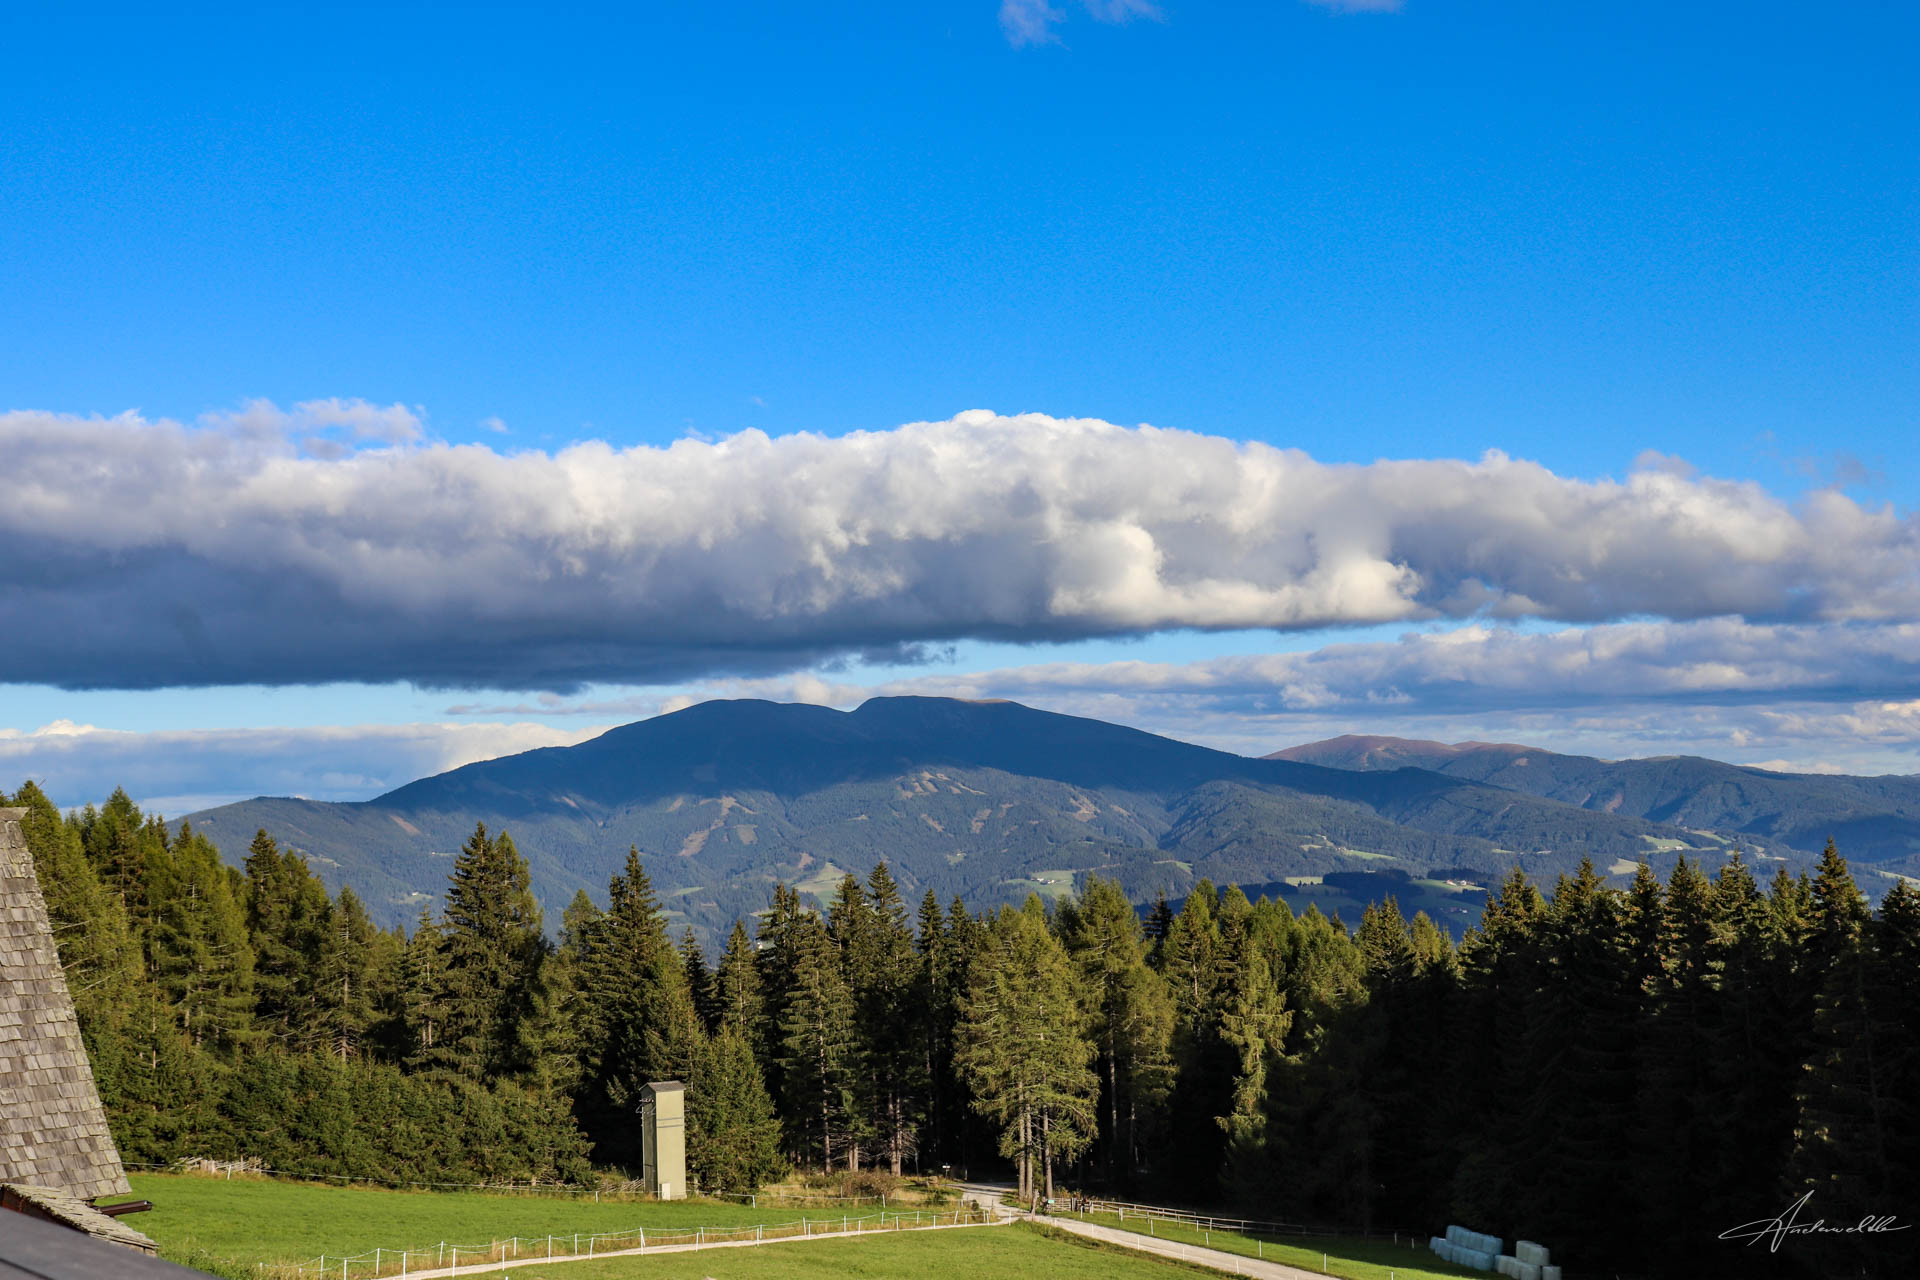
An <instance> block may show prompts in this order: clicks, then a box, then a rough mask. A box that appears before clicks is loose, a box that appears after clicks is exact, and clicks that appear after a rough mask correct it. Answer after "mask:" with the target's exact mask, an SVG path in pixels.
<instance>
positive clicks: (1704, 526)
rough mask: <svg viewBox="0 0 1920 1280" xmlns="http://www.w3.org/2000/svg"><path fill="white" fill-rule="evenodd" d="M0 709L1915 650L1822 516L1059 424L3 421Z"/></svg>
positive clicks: (1839, 526) (1918, 546)
mask: <svg viewBox="0 0 1920 1280" xmlns="http://www.w3.org/2000/svg"><path fill="white" fill-rule="evenodd" d="M0 465H4V468H5V474H6V476H7V489H6V500H5V501H4V502H0V634H4V635H5V636H6V637H7V644H6V646H5V648H4V651H0V653H3V656H0V680H6V681H23V682H38V683H49V684H56V685H61V686H64V687H70V688H81V687H121V688H151V687H162V686H169V685H195V684H227V683H261V684H287V683H308V682H316V681H326V680H370V681H381V680H393V679H406V680H413V681H417V682H420V683H423V684H430V685H440V686H448V687H458V686H467V687H482V686H487V687H496V688H521V689H548V690H568V689H572V688H575V687H577V686H579V685H580V684H582V683H586V682H593V681H610V682H621V683H638V684H656V683H667V682H673V681H682V680H688V679H700V678H709V677H715V676H724V675H729V674H733V675H754V674H763V675H764V674H773V673H778V672H781V671H791V670H795V669H799V668H801V667H804V666H807V665H811V664H814V663H818V662H820V661H822V660H825V659H829V658H832V657H835V656H839V655H844V654H850V653H868V654H893V655H901V654H907V653H911V652H912V650H913V648H914V646H917V645H921V644H926V643H930V642H933V643H938V642H944V641H950V640H954V639H959V638H963V637H981V638H990V639H999V640H1012V641H1051V640H1070V639H1075V638H1081V637H1088V636H1098V635H1116V634H1128V633H1145V632H1152V631H1157V630H1164V629H1170V628H1182V627H1194V628H1214V629H1232V628H1278V629H1310V628H1315V627H1324V626H1334V625H1353V624H1368V623H1380V622H1394V621H1408V622H1414V621H1419V620H1423V619H1475V618H1549V619H1560V620H1565V621H1570V622H1604V621H1608V620H1614V619H1622V618H1631V617H1636V616H1651V617H1656V618H1666V619H1700V618H1712V617H1733V616H1739V617H1743V618H1745V619H1748V620H1751V621H1759V622H1779V623H1804V622H1808V621H1815V620H1821V621H1842V622H1904V621H1909V620H1913V619H1916V618H1920V525H1917V524H1916V521H1915V519H1914V518H1913V517H1912V516H1902V515H1900V514H1897V513H1896V512H1894V511H1893V510H1891V509H1890V508H1883V509H1871V508H1868V507H1864V506H1862V505H1860V504H1858V503H1856V502H1854V501H1853V500H1851V499H1850V498H1848V497H1846V496H1845V495H1843V494H1840V493H1838V492H1835V491H1819V492H1815V493H1813V494H1810V495H1809V496H1807V497H1806V498H1805V499H1803V500H1801V501H1799V502H1798V503H1793V504H1789V503H1787V502H1785V501H1783V500H1781V499H1780V498H1778V497H1776V496H1775V495H1772V494H1770V493H1769V492H1767V491H1766V490H1764V489H1762V488H1760V487H1759V486H1756V485H1753V484H1748V483H1736V482H1728V481H1721V480H1714V479H1708V478H1700V477H1695V476H1692V475H1689V474H1687V473H1686V472H1685V471H1684V469H1682V468H1679V467H1677V466H1671V467H1670V466H1663V465H1653V466H1648V467H1644V468H1642V469H1639V470H1636V471H1635V472H1634V473H1633V474H1631V475H1630V476H1628V477H1627V478H1626V479H1625V480H1621V481H1613V480H1600V481H1583V480H1576V479H1568V478H1566V477H1562V476H1557V475H1555V474H1553V473H1551V472H1549V471H1547V470H1546V469H1544V468H1542V467H1540V466H1538V465H1536V464H1533V463H1529V462H1524V461H1519V460H1515V459H1511V458H1508V457H1505V456H1503V455H1500V454H1497V453H1494V454H1488V455H1487V456H1486V457H1484V458H1482V459H1480V460H1478V461H1475V462H1463V461H1451V460H1415V461H1382V462H1376V463H1373V464H1369V465H1364V466H1349V465H1328V464H1324V463H1320V462H1316V461H1315V460H1314V459H1312V458H1310V457H1308V456H1307V455H1305V454H1303V453H1301V452H1298V451H1296V450H1288V449H1278V448H1272V447H1269V446H1267V445H1263V444H1253V443H1240V442H1235V441H1232V440H1227V439H1223V438H1219V437H1211V436H1205V435H1198V434H1194V433H1191V432H1185V431H1176V430H1161V429H1156V428H1153V427H1137V428H1124V427H1119V426H1115V425H1113V424H1110V423H1106V422H1100V421H1095V420H1088V419H1056V418H1049V417H1044V416H1041V415H1031V414H1030V415H1022V416H1018V417H999V416H996V415H993V414H990V413H986V412H970V413H964V414H961V415H959V416H958V417H956V418H954V419H952V420H950V421H946V422H929V423H915V424H911V425H908V426H903V427H900V428H898V429H896V430H891V431H883V432H856V433H853V434H849V435H845V436H839V437H827V436H820V435H812V434H799V435H790V436H783V437H778V438H770V437H768V436H766V435H763V434H761V433H759V432H746V433H743V434H741V435H738V436H733V437H729V438H727V439H724V440H720V441H717V442H707V441H697V440H682V441H678V442H676V443H674V444H672V445H671V446H668V447H665V448H653V447H638V448H631V449H616V448H613V447H611V446H609V445H606V444H603V443H599V442H585V443H581V444H576V445H574V446H571V447H569V448H566V449H563V450H561V451H559V452H558V453H555V454H551V455H550V454H546V453H539V452H528V453H515V454H502V453H499V452H496V451H494V450H492V449H490V448H487V447H484V446H479V445H445V444H435V443H425V442H422V437H421V429H420V421H419V419H418V417H417V416H416V415H415V414H414V413H413V412H412V411H410V410H407V409H404V408H402V407H400V406H394V407H392V408H387V409H382V408H377V407H374V406H369V405H365V404H361V403H359V402H353V401H346V402H342V401H324V402H313V403H310V404H305V405H300V406H296V407H295V409H293V410H291V411H282V410H279V409H276V408H274V407H273V406H271V405H253V406H249V407H248V409H247V410H246V411H244V412H243V413H239V414H234V415H228V416H226V417H221V418H216V419H209V420H206V421H203V422H201V423H199V424H195V425H184V424H180V423H176V422H172V421H165V420H157V421H150V420H146V419H143V418H141V417H139V416H137V415H131V414H128V415H122V416H119V417H114V418H83V417H74V416H66V415H58V414H49V413H36V412H15V413H9V414H5V415H0Z"/></svg>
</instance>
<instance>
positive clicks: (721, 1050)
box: [687, 1022, 782, 1193]
mask: <svg viewBox="0 0 1920 1280" xmlns="http://www.w3.org/2000/svg"><path fill="white" fill-rule="evenodd" d="M687 1160H688V1163H689V1164H690V1165H691V1166H692V1168H693V1170H694V1172H695V1175H696V1176H697V1177H698V1178H699V1180H700V1186H701V1188H702V1189H703V1190H707V1191H731V1192H744V1193H751V1192H754V1191H758V1190H759V1189H760V1187H761V1185H762V1184H763V1183H766V1182H770V1181H772V1180H773V1179H774V1178H776V1177H777V1176H778V1175H779V1174H780V1172H781V1167H782V1161H781V1159H780V1121H779V1119H778V1117H776V1116H775V1115H774V1113H773V1101H772V1099H770V1098H769V1097H768V1096H767V1089H766V1084H765V1083H764V1082H763V1081H762V1080H761V1078H760V1068H759V1065H758V1064H757V1063H755V1062H754V1059H753V1046H752V1045H751V1044H749V1043H748V1041H747V1037H746V1035H745V1033H744V1032H742V1031H741V1029H740V1028H739V1027H738V1026H735V1025H730V1024H727V1023H725V1022H723V1023H722V1024H721V1026H720V1029H719V1030H718V1031H717V1032H716V1033H715V1034H714V1035H713V1037H712V1039H710V1040H708V1041H707V1042H706V1044H705V1045H704V1046H703V1047H702V1049H701V1052H700V1054H699V1058H698V1061H697V1062H696V1063H695V1066H694V1069H693V1072H692V1074H691V1075H690V1076H689V1077H688V1079H687Z"/></svg>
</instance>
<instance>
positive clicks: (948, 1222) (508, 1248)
mask: <svg viewBox="0 0 1920 1280" xmlns="http://www.w3.org/2000/svg"><path fill="white" fill-rule="evenodd" d="M991 1220H992V1214H990V1213H989V1212H988V1211H986V1210H984V1209H982V1208H979V1207H978V1206H973V1205H968V1206H964V1207H962V1208H959V1209H952V1210H934V1209H904V1210H892V1211H887V1212H882V1213H869V1214H863V1215H861V1216H858V1217H855V1216H852V1215H842V1217H841V1218H840V1221H838V1222H834V1221H833V1220H832V1219H830V1218H812V1219H809V1218H799V1219H796V1220H794V1221H792V1222H771V1223H753V1224H750V1225H747V1226H732V1227H666V1228H654V1227H633V1228H631V1229H629V1230H625V1231H595V1232H586V1231H581V1232H576V1233H573V1234H569V1235H548V1236H511V1237H509V1238H507V1239H504V1240H490V1241H488V1242H487V1243H486V1244H454V1243H450V1242H448V1241H444V1240H443V1241H441V1242H440V1243H439V1244H437V1245H429V1246H427V1247H426V1248H424V1249H385V1248H379V1249H373V1250H370V1251H368V1252H366V1253H357V1254H349V1255H346V1256H340V1257H336V1256H334V1255H331V1254H323V1255H322V1256H320V1257H318V1258H315V1259H313V1260H312V1261H310V1262H302V1263H290V1264H279V1265H275V1264H272V1263H260V1264H259V1270H260V1271H261V1272H263V1273H269V1272H270V1273H273V1274H276V1275H287V1276H315V1277H320V1278H321V1280H335V1278H337V1280H373V1277H376V1276H403V1277H404V1276H411V1275H423V1274H426V1273H429V1272H450V1271H452V1270H454V1269H457V1268H462V1267H471V1268H473V1269H475V1270H480V1269H484V1268H487V1267H496V1266H499V1265H501V1264H502V1263H509V1262H531V1261H549V1260H550V1261H553V1262H572V1261H579V1260H584V1259H589V1258H596V1257H605V1256H607V1255H608V1254H616V1253H622V1254H631V1253H645V1252H650V1251H652V1250H656V1249H663V1250H664V1249H686V1248H693V1249H700V1248H703V1247H705V1246H708V1245H729V1244H732V1245H743V1244H749V1243H752V1244H760V1243H764V1242H766V1241H769V1240H793V1239H799V1238H801V1237H805V1236H828V1235H858V1234H861V1233H863V1232H873V1231H912V1230H915V1229H921V1228H928V1227H957V1226H968V1225H973V1224H982V1223H986V1222H990V1221H991Z"/></svg>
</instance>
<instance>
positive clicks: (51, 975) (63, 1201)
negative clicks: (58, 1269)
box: [0, 809, 155, 1275]
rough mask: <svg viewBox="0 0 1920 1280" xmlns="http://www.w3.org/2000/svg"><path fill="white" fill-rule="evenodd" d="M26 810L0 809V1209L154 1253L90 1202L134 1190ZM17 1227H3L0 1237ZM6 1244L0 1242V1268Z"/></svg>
mask: <svg viewBox="0 0 1920 1280" xmlns="http://www.w3.org/2000/svg"><path fill="white" fill-rule="evenodd" d="M25 816H26V810H24V809H0V1211H11V1212H14V1213H19V1214H24V1215H26V1216H28V1217H31V1218H38V1219H42V1220H44V1221H47V1222H54V1223H59V1224H60V1225H62V1226H65V1227H70V1228H73V1229H74V1230H76V1231H81V1232H85V1233H86V1234H87V1235H88V1236H90V1237H93V1238H94V1239H96V1240H101V1241H106V1242H108V1243H111V1244H117V1245H122V1246H124V1247H126V1248H129V1249H135V1250H138V1251H139V1252H141V1253H148V1254H151V1253H153V1252H154V1251H155V1246H154V1243H153V1241H151V1240H149V1239H148V1238H147V1237H146V1236H144V1235H141V1234H140V1233H139V1232H138V1231H135V1230H133V1229H132V1228H131V1227H128V1226H125V1225H124V1224H122V1223H120V1222H118V1221H117V1220H116V1219H115V1218H113V1217H112V1216H110V1215H109V1214H107V1213H104V1212H102V1211H101V1210H100V1208H98V1207H96V1206H95V1204H94V1201H96V1200H97V1199H99V1198H100V1197H101V1196H111V1195H126V1194H129V1193H130V1192H131V1191H132V1188H131V1187H129V1186H128V1185H127V1175H126V1171H125V1170H124V1169H123V1168H121V1165H120V1152H119V1150H118V1149H117V1148H116V1147H115V1146H114V1145H113V1135H112V1134H111V1133H110V1132H108V1130H107V1113H106V1110H105V1109H104V1108H103V1107H102V1106H101V1105H100V1094H99V1093H98V1091H97V1090H96V1089H95V1088H94V1083H93V1068H92V1066H91V1065H89V1063H88V1062H87V1050H86V1046H85V1045H84V1044H83V1043H81V1040H80V1024H79V1021H78V1020H77V1019H76V1018H75V1017H74V1012H73V1000H72V998H71V997H70V996H69V995H68V993H67V979H66V975H65V974H64V973H63V972H62V970H61V968H60V957H59V954H58V953H57V952H56V951H55V950H54V945H53V929H52V927H51V926H50V925H49V923H48V920H47V904H46V901H45V899H43V898H42V897H41V895H40V881H39V878H38V877H37V876H36V875H35V874H34V869H33V856H32V854H31V853H29V852H28V850H27V841H26V837H25V835H24V834H23V833H22V832H21V830H20V820H21V819H22V818H23V817H25ZM24 1234H25V1233H24V1232H23V1231H17V1230H14V1229H10V1228H5V1227H0V1240H6V1241H12V1240H14V1239H17V1238H21V1237H23V1235H24ZM56 1239H58V1238H57V1237H56ZM76 1242H77V1238H76ZM10 1247H11V1246H10V1245H8V1244H0V1275H3V1274H5V1273H6V1268H7V1265H8V1258H7V1249H8V1248H10ZM88 1247H89V1248H90V1247H91V1245H89V1246H88ZM36 1256H39V1255H36Z"/></svg>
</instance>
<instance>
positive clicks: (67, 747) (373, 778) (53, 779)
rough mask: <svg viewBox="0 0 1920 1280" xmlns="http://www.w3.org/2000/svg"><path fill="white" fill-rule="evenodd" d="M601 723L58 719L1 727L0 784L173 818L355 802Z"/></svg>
mask: <svg viewBox="0 0 1920 1280" xmlns="http://www.w3.org/2000/svg"><path fill="white" fill-rule="evenodd" d="M606 727H607V726H605V725H592V726H583V727H574V728H566V729H560V728H556V727H554V726H553V725H549V724H403V725H337V726H326V727H320V728H294V729H197V730H182V731H173V732H158V733H132V732H126V731H123V730H114V729H101V728H96V727H95V726H93V725H75V724H73V723H71V722H69V721H56V722H54V723H53V724H49V725H46V726H44V727H42V728H40V729H37V730H32V731H25V732H23V731H20V730H14V729H8V730H0V779H5V781H0V788H5V789H8V790H11V789H12V788H13V787H15V786H17V785H18V784H19V783H20V782H23V781H25V780H27V779H29V778H31V779H32V780H33V781H35V782H38V783H39V784H40V785H41V787H42V788H43V789H45V791H46V792H47V794H48V795H50V796H51V797H53V800H54V802H55V803H56V804H60V805H62V806H78V805H82V804H87V803H97V802H99V801H101V800H104V799H106V797H107V796H108V795H109V794H110V793H111V792H112V791H113V789H114V788H115V787H117V786H124V787H125V788H126V789H127V793H128V794H129V795H131V796H132V797H133V798H134V799H135V800H136V801H137V802H138V803H139V804H140V805H141V806H142V807H143V808H150V809H152V810H154V811H156V812H160V813H163V814H166V815H168V816H172V817H178V816H179V815H181V814H183V813H189V812H192V811H193V810H195V809H201V808H207V807H210V806H212V805H215V804H225V803H228V802H230V801H233V800H243V799H246V798H248V797H251V796H256V795H276V796H280V795H299V796H307V797H309V798H311V799H315V800H364V799H368V798H370V797H372V796H376V795H379V794H381V793H382V792H385V791H390V790H392V789H393V788H394V787H398V786H402V785H404V784H406V783H408V782H411V781H413V780H414V779H415V778H420V777H425V776H428V775H430V774H435V773H441V772H444V771H445V770H447V769H454V768H458V767H459V766H461V765H463V764H471V763H473V762H474V761H476V760H488V759H492V758H493V757H495V756H502V755H511V754H513V753H515V752H520V751H530V750H532V749H533V748H535V747H558V746H570V745H572V744H573V743H576V742H583V741H585V740H586V739H588V738H591V737H593V736H595V735H596V734H599V733H602V732H604V731H605V729H606Z"/></svg>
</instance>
